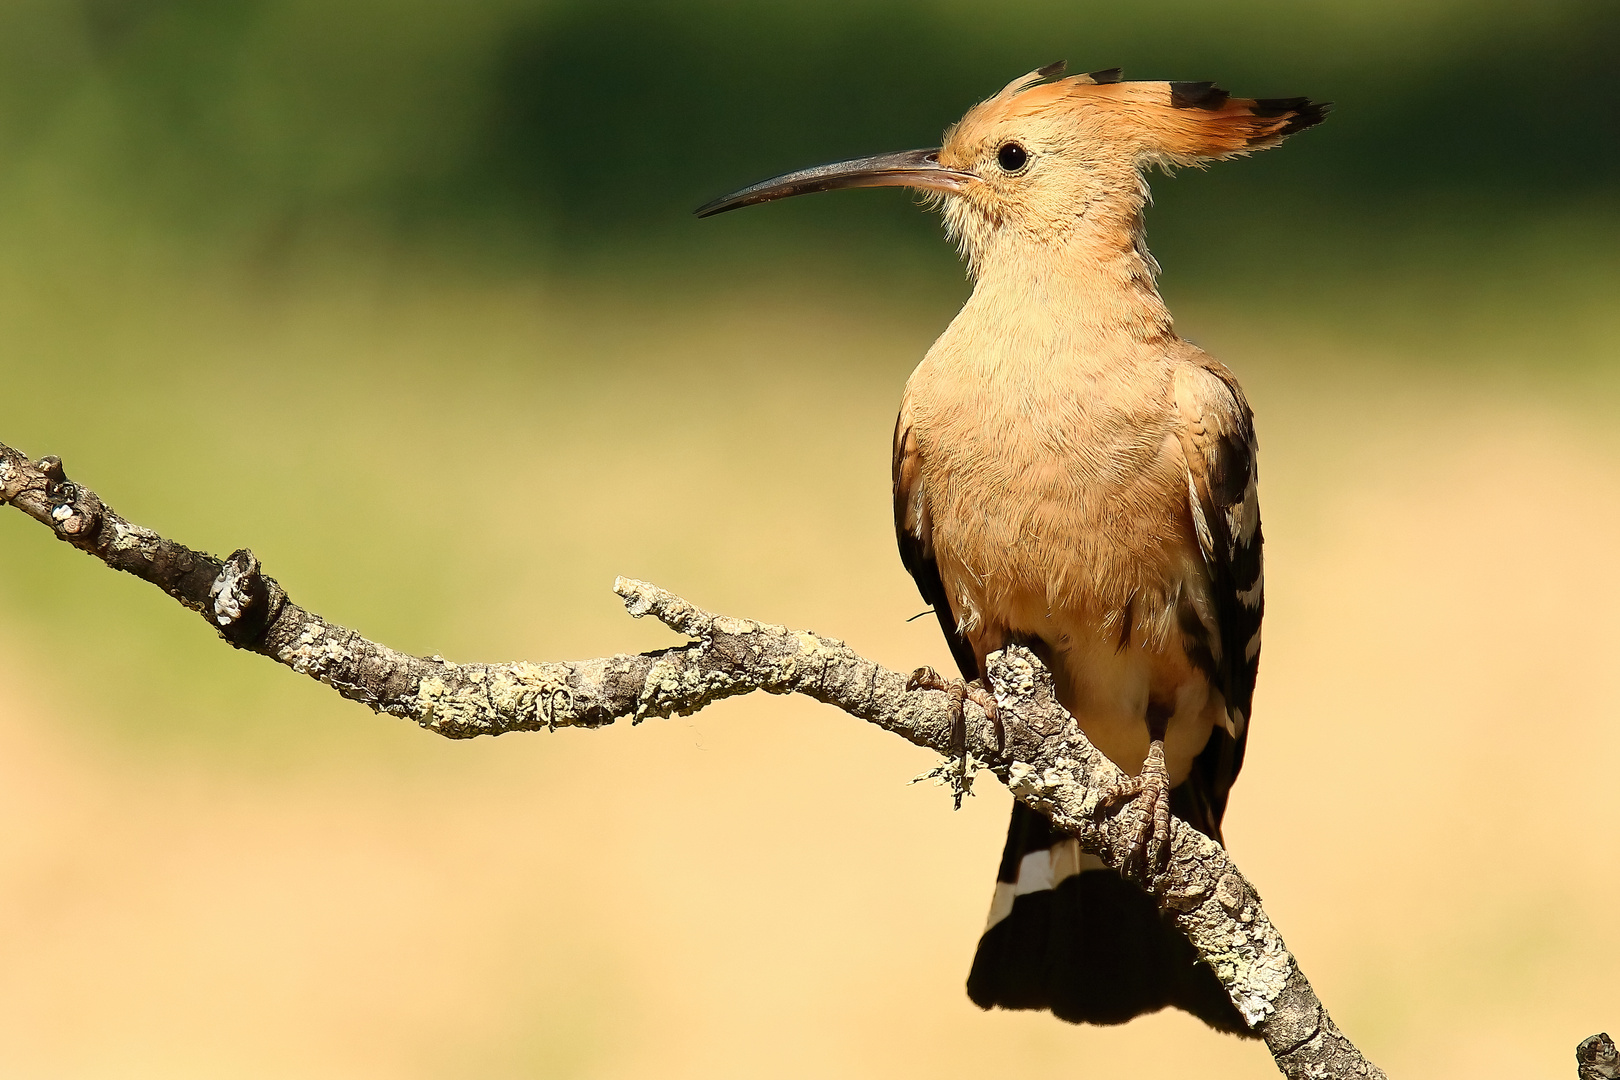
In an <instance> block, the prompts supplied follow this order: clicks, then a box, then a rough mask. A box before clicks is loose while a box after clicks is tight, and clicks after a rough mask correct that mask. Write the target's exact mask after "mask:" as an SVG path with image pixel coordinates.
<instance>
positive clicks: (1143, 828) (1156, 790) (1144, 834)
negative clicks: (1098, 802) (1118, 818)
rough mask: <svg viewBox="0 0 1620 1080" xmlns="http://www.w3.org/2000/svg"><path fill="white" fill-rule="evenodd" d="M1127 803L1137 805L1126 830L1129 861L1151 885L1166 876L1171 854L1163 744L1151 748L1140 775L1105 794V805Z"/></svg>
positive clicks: (1167, 777) (1153, 744)
mask: <svg viewBox="0 0 1620 1080" xmlns="http://www.w3.org/2000/svg"><path fill="white" fill-rule="evenodd" d="M1127 800H1130V801H1132V802H1133V803H1134V805H1133V806H1132V808H1131V820H1130V823H1129V824H1128V825H1127V826H1126V827H1127V829H1128V830H1129V833H1128V835H1129V840H1130V849H1129V853H1128V854H1127V856H1126V858H1127V859H1128V860H1129V861H1130V862H1132V863H1138V865H1140V866H1141V867H1142V870H1143V872H1144V873H1145V875H1146V876H1147V878H1148V879H1149V880H1150V881H1151V880H1152V879H1154V878H1156V877H1158V876H1159V875H1160V874H1161V873H1163V872H1164V870H1165V869H1166V866H1167V864H1168V862H1169V854H1170V774H1169V772H1168V770H1166V768H1165V765H1164V743H1163V742H1162V741H1160V740H1158V739H1155V740H1153V742H1152V743H1151V744H1150V745H1149V747H1148V755H1147V760H1146V761H1145V762H1143V763H1142V772H1141V774H1140V775H1138V776H1127V777H1125V778H1124V779H1122V780H1120V781H1119V782H1117V783H1116V784H1114V785H1113V786H1112V787H1111V788H1109V789H1108V790H1107V791H1105V792H1103V793H1102V801H1103V803H1104V804H1105V805H1112V804H1114V803H1119V802H1125V801H1127Z"/></svg>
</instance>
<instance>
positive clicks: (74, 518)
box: [0, 444, 1584, 1080]
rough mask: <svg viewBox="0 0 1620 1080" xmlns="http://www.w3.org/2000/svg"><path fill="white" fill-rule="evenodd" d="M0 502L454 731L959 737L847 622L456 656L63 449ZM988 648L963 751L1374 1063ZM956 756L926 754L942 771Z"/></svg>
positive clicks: (1180, 843) (3, 490) (395, 711)
mask: <svg viewBox="0 0 1620 1080" xmlns="http://www.w3.org/2000/svg"><path fill="white" fill-rule="evenodd" d="M0 502H6V503H10V504H12V505H13V506H15V507H17V508H18V509H19V510H21V511H23V513H25V514H27V515H28V516H29V517H32V518H34V519H35V520H36V521H39V522H41V523H43V524H45V525H46V526H48V527H49V528H50V529H52V530H53V532H54V533H55V534H56V536H57V537H58V538H59V539H61V540H64V541H66V542H67V543H70V544H72V545H73V546H74V547H77V548H79V549H80V550H81V551H85V552H87V553H89V554H91V555H93V556H95V557H96V558H98V559H100V560H101V561H102V562H105V563H106V564H107V565H108V566H111V567H113V568H114V569H116V570H122V571H124V572H126V573H131V574H134V575H135V576H136V577H139V578H141V579H143V580H145V581H149V582H151V583H152V584H154V585H157V586H158V587H159V588H161V589H163V591H164V592H166V593H168V594H169V595H170V596H172V597H174V598H175V599H176V600H178V601H180V603H182V604H184V605H185V606H186V607H188V608H190V609H192V610H193V611H196V612H198V613H200V614H201V615H202V616H203V618H204V619H206V620H207V621H208V623H209V625H210V626H212V627H213V628H214V629H215V630H216V631H217V632H218V633H219V634H220V636H221V637H223V638H224V639H225V640H226V641H228V642H230V643H231V644H232V645H233V646H235V647H237V648H240V649H247V650H250V651H252V652H257V653H260V654H262V655H264V656H268V657H270V658H271V659H273V660H275V661H276V662H278V663H281V664H284V665H286V666H287V667H290V668H292V669H293V670H294V671H299V672H302V673H304V674H305V675H308V676H310V677H311V678H314V679H319V680H320V681H322V682H324V683H327V684H328V685H330V686H331V687H332V688H333V689H335V690H337V692H338V693H340V694H342V695H343V696H344V697H346V698H350V699H351V700H354V701H358V702H361V703H362V704H365V705H368V706H370V707H371V708H372V709H373V710H375V711H378V712H386V713H389V714H390V715H393V716H400V717H406V718H409V719H411V720H414V721H415V722H416V723H418V724H420V725H421V726H423V727H425V728H427V729H429V730H431V731H435V732H437V733H438V734H440V735H444V736H446V737H447V738H455V739H462V738H471V737H473V736H476V735H495V734H500V733H502V732H506V731H533V730H536V729H539V728H548V729H554V728H558V727H599V726H602V725H605V724H609V723H612V722H613V721H615V720H618V719H620V718H625V717H628V718H631V719H632V720H633V721H634V722H640V721H641V720H644V719H646V718H647V717H653V716H656V717H669V716H677V715H686V714H689V713H693V712H696V711H698V710H699V709H701V708H703V707H704V706H706V705H708V704H710V703H711V702H714V701H718V700H720V699H721V698H726V697H733V696H736V695H738V694H746V693H750V692H752V691H754V690H764V691H766V692H767V693H772V694H789V693H796V694H804V695H806V696H809V697H812V698H815V699H816V700H817V701H821V702H825V703H827V704H829V705H833V706H836V707H837V708H839V709H842V710H843V711H845V712H847V713H849V714H850V715H852V716H856V717H859V718H860V719H862V720H865V721H867V722H869V723H873V724H876V725H878V726H879V727H881V728H883V729H885V730H886V731H891V732H894V733H895V734H896V735H899V736H901V737H902V738H904V739H907V740H909V741H911V742H913V743H915V744H917V745H918V746H925V747H928V748H930V749H932V750H934V751H935V752H937V753H939V754H940V755H942V756H944V757H953V756H955V755H957V754H959V753H961V752H962V751H961V748H959V747H955V746H953V739H952V728H953V718H952V714H951V710H950V706H949V703H948V699H947V696H946V695H945V694H943V693H940V692H937V691H917V692H908V691H907V690H906V677H905V676H904V675H902V674H900V673H898V672H894V671H890V670H888V669H886V668H884V667H882V666H880V665H878V664H875V663H873V662H872V661H870V660H867V659H865V658H864V657H862V656H860V655H858V654H857V653H855V652H854V651H853V650H852V649H850V648H849V647H848V646H846V645H844V644H843V643H842V642H839V641H835V640H833V639H831V638H825V637H821V636H819V635H817V634H813V633H810V632H807V631H803V630H792V629H789V628H787V627H783V626H773V625H770V624H766V623H758V622H753V621H750V620H746V619H734V618H729V617H726V616H721V615H714V614H711V613H709V612H707V611H703V610H702V609H700V608H697V607H694V606H693V605H692V604H690V603H688V602H687V601H685V600H683V599H681V598H680V597H678V596H675V595H674V594H672V593H669V592H666V591H664V590H663V589H660V588H658V587H657V586H654V585H650V584H647V583H646V582H641V581H634V580H630V579H626V578H620V579H619V580H618V581H617V582H615V584H614V590H615V591H616V592H617V593H618V594H619V595H620V596H621V597H623V598H624V601H625V606H626V607H627V608H628V610H629V612H630V614H631V615H633V616H635V617H637V618H641V617H643V616H646V615H652V616H653V617H655V618H657V619H658V620H659V621H661V622H663V623H664V624H665V625H667V626H668V627H670V629H672V630H674V631H676V632H677V633H680V634H684V635H686V636H687V637H689V638H692V639H693V640H692V641H691V642H690V643H689V644H686V645H682V646H677V647H674V648H669V649H663V650H659V651H657V652H650V653H641V654H638V655H633V656H629V655H619V656H612V657H602V658H597V659H591V660H579V661H572V662H565V663H538V664H536V663H513V664H455V663H450V662H448V661H446V660H444V659H443V658H441V657H437V656H434V657H426V658H424V657H418V656H411V655H408V654H405V653H400V652H396V651H394V650H393V649H390V648H388V647H387V646H385V645H380V644H377V643H376V642H373V641H369V640H367V639H366V638H364V637H361V636H360V635H359V634H357V633H355V632H354V631H352V630H347V629H345V628H343V627H341V626H337V625H334V624H332V623H329V622H327V621H326V620H324V619H322V618H321V617H320V616H318V615H316V614H314V613H313V612H309V611H306V610H304V609H303V608H301V607H299V606H298V605H297V604H295V603H293V602H292V601H291V600H290V599H289V598H288V597H287V594H286V593H285V591H283V589H282V588H281V586H280V585H279V584H277V583H276V581H275V580H274V579H273V578H270V577H268V576H267V575H265V574H264V573H263V571H262V569H261V568H260V566H259V561H258V559H256V558H255V557H254V556H253V554H252V552H250V551H247V550H240V551H237V552H236V553H234V554H233V555H231V557H230V558H229V559H225V560H223V561H222V560H220V559H217V558H215V557H213V556H211V555H207V554H204V553H202V552H198V551H193V550H191V549H190V548H187V547H184V546H183V545H181V544H177V543H175V542H174V541H172V540H167V539H165V538H163V537H161V536H159V535H158V534H156V533H154V532H152V531H151V530H149V529H145V528H142V527H140V526H138V525H134V524H131V523H130V522H128V521H126V520H125V519H124V518H122V517H120V516H118V515H117V514H116V513H114V512H113V511H112V509H111V508H109V507H108V506H107V505H106V504H104V503H103V502H102V501H101V499H100V498H99V497H97V496H96V494H95V493H94V492H92V491H90V490H88V489H86V488H83V487H80V486H78V485H76V484H74V483H72V482H71V481H69V480H68V479H67V477H66V475H65V473H64V471H63V468H62V463H61V461H60V460H59V459H57V458H53V457H47V458H42V459H41V460H39V461H38V462H33V461H30V460H29V459H28V458H27V457H26V456H24V455H23V454H21V453H19V452H17V451H16V450H13V449H11V448H10V447H8V446H5V445H3V444H0ZM988 667H989V677H990V683H991V686H992V689H993V690H994V692H995V695H996V700H997V703H998V705H999V707H1000V709H1001V712H1002V716H1003V719H1004V721H1005V727H1006V734H1007V739H1006V746H1005V748H1004V749H1001V750H998V749H997V747H996V742H995V737H994V734H993V732H992V729H991V725H990V723H989V722H988V721H987V720H986V718H985V716H984V713H983V712H982V711H981V710H979V708H978V707H977V706H975V705H972V704H971V703H970V704H968V706H967V720H968V735H967V747H966V753H967V754H969V755H971V756H970V757H969V758H968V759H967V760H968V761H969V762H970V763H976V764H978V765H981V766H983V767H984V768H987V769H988V770H989V771H990V772H992V773H993V774H994V775H995V776H996V777H997V778H998V779H1000V780H1001V781H1002V782H1004V783H1005V784H1007V786H1008V787H1009V788H1010V789H1011V790H1012V792H1013V794H1014V795H1015V796H1017V797H1018V798H1020V799H1022V800H1023V801H1024V802H1026V803H1028V804H1029V805H1030V806H1032V807H1034V808H1035V809H1037V810H1039V811H1041V812H1042V813H1044V814H1047V815H1049V816H1050V817H1051V818H1052V820H1053V822H1054V823H1055V824H1056V825H1057V826H1058V827H1059V828H1060V829H1063V830H1064V831H1066V832H1069V833H1072V834H1074V835H1075V836H1077V837H1078V838H1079V840H1080V845H1081V847H1082V849H1084V850H1086V851H1088V852H1092V853H1094V854H1096V855H1098V856H1099V857H1100V858H1101V859H1102V860H1103V861H1104V862H1105V863H1107V864H1108V865H1109V866H1110V867H1113V868H1114V869H1116V870H1118V871H1119V872H1120V873H1122V874H1123V875H1124V876H1126V877H1127V878H1129V879H1131V880H1133V881H1135V882H1136V883H1137V884H1138V885H1141V886H1142V887H1143V888H1145V889H1147V890H1148V891H1149V892H1150V893H1152V894H1153V895H1154V896H1155V898H1156V899H1157V900H1158V903H1159V906H1160V908H1161V909H1162V910H1163V912H1164V913H1165V915H1166V916H1167V917H1169V918H1171V919H1172V920H1173V921H1174V922H1175V924H1176V925H1177V926H1178V927H1179V928H1180V930H1181V931H1182V933H1184V934H1185V935H1186V936H1187V939H1188V940H1189V941H1191V942H1192V944H1193V946H1194V947H1195V948H1196V949H1197V951H1198V954H1199V955H1200V956H1201V957H1202V958H1203V959H1204V960H1205V961H1206V962H1207V963H1209V965H1210V966H1211V967H1212V968H1213V969H1214V971H1215V973H1216V975H1217V976H1218V977H1219V978H1220V980H1221V983H1222V984H1223V985H1224V986H1225V987H1226V989H1227V992H1228V993H1229V994H1230V995H1231V997H1232V1001H1233V1002H1234V1003H1235V1004H1236V1005H1237V1007H1238V1009H1239V1011H1240V1012H1241V1013H1242V1014H1243V1016H1244V1017H1245V1019H1247V1020H1248V1022H1249V1023H1250V1024H1251V1025H1252V1026H1253V1027H1254V1028H1255V1029H1256V1031H1257V1032H1258V1033H1259V1034H1260V1035H1261V1036H1262V1037H1263V1038H1264V1039H1265V1042H1266V1045H1267V1046H1268V1047H1269V1048H1270V1050H1271V1053H1272V1055H1273V1057H1274V1058H1275V1059H1276V1062H1277V1067H1278V1068H1279V1069H1280V1070H1281V1071H1282V1072H1283V1074H1284V1075H1285V1076H1289V1077H1300V1078H1304V1077H1310V1078H1314V1080H1326V1078H1339V1077H1346V1078H1348V1077H1356V1078H1362V1077H1377V1078H1381V1077H1383V1075H1384V1074H1383V1073H1382V1071H1380V1070H1379V1069H1378V1068H1376V1067H1375V1066H1373V1065H1372V1064H1371V1063H1369V1062H1368V1061H1367V1060H1366V1059H1365V1058H1364V1057H1363V1056H1362V1055H1361V1053H1360V1051H1358V1050H1357V1049H1356V1048H1355V1046H1354V1045H1352V1044H1351V1042H1350V1040H1348V1039H1347V1038H1345V1037H1344V1036H1343V1035H1342V1034H1340V1033H1339V1030H1338V1028H1336V1027H1335V1026H1334V1024H1333V1021H1332V1019H1331V1018H1330V1017H1329V1016H1328V1013H1327V1010H1326V1009H1325V1008H1324V1007H1323V1006H1322V1004H1321V1002H1320V1001H1319V1000H1318V999H1317V997H1316V994H1315V992H1314V991H1313V990H1312V989H1311V986H1310V983H1309V982H1307V981H1306V979H1305V976H1304V974H1303V973H1302V972H1301V971H1300V969H1299V965H1298V963H1297V962H1296V961H1295V959H1294V957H1293V956H1292V955H1291V954H1290V953H1289V951H1288V949H1287V947H1286V946H1285V945H1284V944H1283V940H1282V936H1281V935H1280V934H1279V933H1278V932H1277V929H1276V928H1275V927H1274V926H1273V925H1272V923H1271V920H1270V919H1269V918H1267V916H1266V913H1265V910H1264V909H1263V908H1262V907H1261V904H1260V898H1259V895H1258V894H1257V893H1256V892H1255V890H1254V888H1253V887H1252V886H1250V884H1249V883H1248V881H1247V880H1245V879H1244V877H1243V875H1242V874H1241V873H1240V872H1239V871H1238V868H1237V866H1236V865H1235V864H1234V863H1233V862H1232V860H1231V859H1230V858H1229V857H1228V856H1227V854H1226V852H1225V850H1223V849H1222V848H1221V847H1220V846H1219V845H1218V844H1216V843H1214V842H1213V841H1212V840H1210V839H1208V838H1207V837H1205V836H1204V835H1202V834H1201V833H1199V832H1197V831H1196V830H1195V829H1193V828H1191V827H1190V826H1188V825H1186V824H1185V823H1183V822H1181V821H1180V820H1172V823H1171V832H1170V837H1169V845H1168V846H1169V852H1170V855H1169V860H1168V867H1167V868H1166V869H1165V870H1164V872H1163V873H1161V874H1158V875H1156V876H1153V877H1152V878H1151V879H1149V878H1148V877H1147V876H1146V875H1145V873H1144V871H1143V870H1142V868H1140V867H1139V866H1137V865H1136V860H1133V859H1131V858H1130V846H1131V829H1130V825H1131V824H1132V822H1131V817H1130V815H1131V814H1132V812H1133V811H1132V810H1131V808H1130V807H1129V806H1128V805H1126V806H1119V805H1113V806H1109V805H1104V804H1103V803H1102V802H1101V801H1100V800H1099V797H1098V793H1099V792H1101V791H1104V790H1106V789H1107V788H1108V787H1109V786H1110V785H1111V784H1112V783H1113V782H1114V781H1116V780H1118V779H1120V778H1121V775H1122V774H1121V773H1120V771H1119V769H1118V768H1116V767H1115V766H1114V765H1113V763H1112V762H1110V761H1109V760H1108V759H1107V758H1105V757H1103V755H1102V754H1101V753H1099V752H1098V751H1097V750H1096V749H1095V748H1094V747H1093V746H1092V745H1091V744H1090V742H1088V741H1087V740H1086V737H1085V736H1084V735H1083V734H1082V733H1081V731H1080V728H1079V725H1078V724H1077V723H1076V722H1075V720H1074V718H1073V717H1072V716H1070V715H1069V714H1068V713H1067V712H1066V711H1065V710H1064V709H1063V708H1062V706H1060V705H1059V704H1058V703H1057V700H1056V698H1055V697H1054V695H1053V691H1052V680H1051V676H1050V675H1049V674H1048V673H1047V671H1046V669H1045V668H1044V667H1042V666H1041V664H1040V662H1039V661H1038V660H1037V659H1036V658H1035V656H1034V655H1033V654H1032V653H1030V652H1029V651H1028V650H1025V649H1022V648H1017V647H1014V648H1009V649H1007V650H1004V651H1003V652H1001V653H998V654H994V655H992V656H991V658H990V661H989V665H988ZM954 772H955V769H954V767H953V768H950V769H940V770H936V773H938V774H940V775H941V776H943V777H947V778H948V777H949V775H950V774H952V773H954ZM1583 1050H1584V1046H1583Z"/></svg>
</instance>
